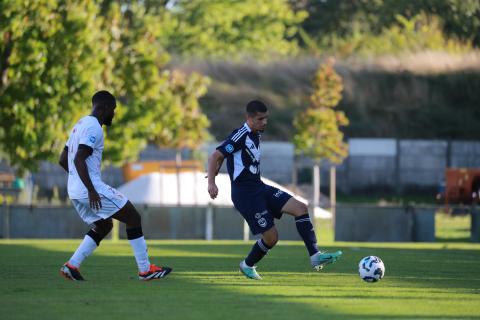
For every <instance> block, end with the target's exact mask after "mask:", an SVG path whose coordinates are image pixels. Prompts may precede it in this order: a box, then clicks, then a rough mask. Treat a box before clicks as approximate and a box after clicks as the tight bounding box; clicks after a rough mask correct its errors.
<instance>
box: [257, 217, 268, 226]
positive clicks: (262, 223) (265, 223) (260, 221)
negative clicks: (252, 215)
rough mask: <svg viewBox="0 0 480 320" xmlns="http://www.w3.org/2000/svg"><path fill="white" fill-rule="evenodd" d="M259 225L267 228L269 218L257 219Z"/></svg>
mask: <svg viewBox="0 0 480 320" xmlns="http://www.w3.org/2000/svg"><path fill="white" fill-rule="evenodd" d="M257 222H258V225H259V226H260V227H262V228H265V227H266V226H267V220H265V218H260V219H258V220H257Z"/></svg>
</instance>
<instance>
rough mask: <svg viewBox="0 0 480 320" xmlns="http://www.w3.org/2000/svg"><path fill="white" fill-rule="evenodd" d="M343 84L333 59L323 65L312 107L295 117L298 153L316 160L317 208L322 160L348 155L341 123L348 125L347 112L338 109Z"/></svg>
mask: <svg viewBox="0 0 480 320" xmlns="http://www.w3.org/2000/svg"><path fill="white" fill-rule="evenodd" d="M342 90H343V84H342V79H341V77H340V76H339V75H338V74H337V73H336V72H335V69H334V68H333V62H327V63H325V64H322V65H320V67H319V69H318V70H317V72H316V74H315V77H314V79H313V92H312V94H311V95H310V106H309V107H308V108H307V109H306V110H305V111H303V112H301V113H300V114H298V115H297V116H296V117H295V119H294V127H295V131H296V133H295V135H294V137H293V143H294V145H295V148H296V152H297V153H303V154H305V155H307V156H309V157H311V158H312V159H313V160H314V163H315V164H314V201H313V205H314V207H315V206H317V205H318V203H319V191H320V186H319V184H320V176H319V175H320V162H321V160H323V159H328V160H329V161H330V162H331V163H340V162H341V161H342V160H343V159H344V158H345V157H346V156H347V154H348V145H347V144H346V143H345V142H344V141H343V133H342V132H341V131H340V127H341V126H347V125H348V119H347V117H346V116H345V113H343V112H342V111H338V110H335V107H336V106H337V105H338V103H339V102H340V100H341V98H342Z"/></svg>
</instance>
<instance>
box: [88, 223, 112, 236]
mask: <svg viewBox="0 0 480 320" xmlns="http://www.w3.org/2000/svg"><path fill="white" fill-rule="evenodd" d="M94 224H95V227H94V228H93V230H94V231H95V232H96V233H97V234H99V235H100V236H101V237H102V239H103V238H104V237H106V236H107V235H108V233H109V232H110V231H112V228H113V223H112V219H106V220H99V221H97V222H95V223H94Z"/></svg>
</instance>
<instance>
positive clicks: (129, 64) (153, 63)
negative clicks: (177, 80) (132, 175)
mask: <svg viewBox="0 0 480 320" xmlns="http://www.w3.org/2000/svg"><path fill="white" fill-rule="evenodd" d="M101 7H102V16H103V22H102V29H103V30H106V32H105V33H104V38H103V41H102V42H101V44H102V49H103V51H104V52H106V53H108V54H107V55H105V57H106V58H105V60H103V61H102V63H103V65H104V72H103V74H102V79H101V82H100V83H99V87H103V88H107V89H109V90H111V91H112V92H113V93H114V94H115V95H116V96H117V98H118V108H117V109H118V111H117V112H116V115H115V120H114V121H115V123H114V125H113V126H112V127H111V128H108V130H107V132H106V135H107V136H108V139H106V140H105V158H106V159H108V160H109V161H110V162H111V163H113V164H121V163H124V162H125V161H130V160H135V159H136V158H137V156H138V154H139V152H140V151H141V150H142V149H143V148H144V147H145V146H146V145H147V142H148V141H149V140H151V139H153V138H154V137H155V135H156V134H158V133H159V132H161V131H162V130H164V128H165V127H169V126H168V123H166V122H165V121H167V122H168V121H171V120H169V119H164V118H162V117H161V115H162V114H164V113H166V112H168V110H169V103H168V100H169V99H170V98H169V97H170V95H171V93H170V91H169V90H170V89H169V80H168V72H166V71H164V69H165V65H166V63H167V62H168V60H169V59H170V56H169V55H168V53H166V52H165V51H164V50H163V48H162V47H161V45H159V43H158V41H157V39H158V38H159V37H160V33H161V30H162V24H161V22H160V21H158V20H157V19H156V17H155V16H154V15H151V14H149V13H147V12H146V11H145V8H144V7H143V6H141V5H139V4H135V3H134V4H131V5H128V6H127V5H123V6H121V5H120V4H118V3H117V2H110V1H105V2H103V4H102V6H101ZM161 120H165V121H161Z"/></svg>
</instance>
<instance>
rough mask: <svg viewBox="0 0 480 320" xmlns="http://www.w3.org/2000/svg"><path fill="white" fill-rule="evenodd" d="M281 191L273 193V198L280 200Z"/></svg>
mask: <svg viewBox="0 0 480 320" xmlns="http://www.w3.org/2000/svg"><path fill="white" fill-rule="evenodd" d="M282 193H283V191H282V190H277V192H275V194H274V196H275V198H280V196H281V195H282Z"/></svg>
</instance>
